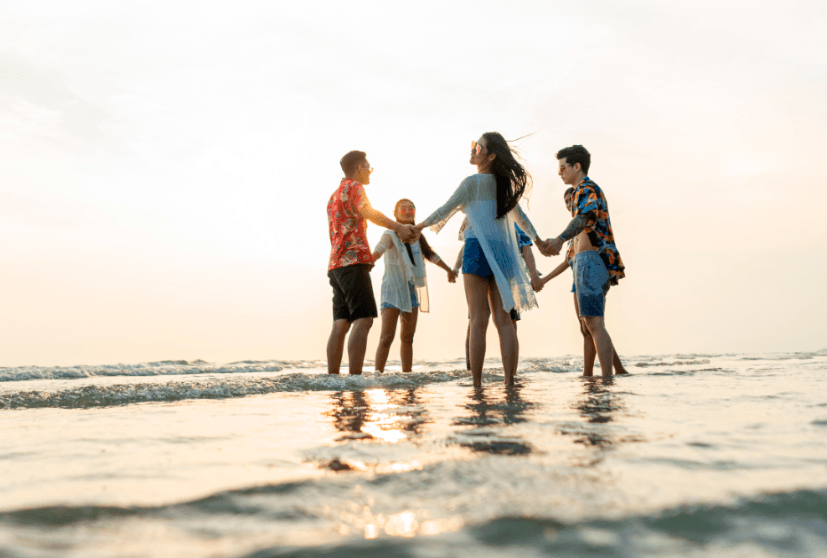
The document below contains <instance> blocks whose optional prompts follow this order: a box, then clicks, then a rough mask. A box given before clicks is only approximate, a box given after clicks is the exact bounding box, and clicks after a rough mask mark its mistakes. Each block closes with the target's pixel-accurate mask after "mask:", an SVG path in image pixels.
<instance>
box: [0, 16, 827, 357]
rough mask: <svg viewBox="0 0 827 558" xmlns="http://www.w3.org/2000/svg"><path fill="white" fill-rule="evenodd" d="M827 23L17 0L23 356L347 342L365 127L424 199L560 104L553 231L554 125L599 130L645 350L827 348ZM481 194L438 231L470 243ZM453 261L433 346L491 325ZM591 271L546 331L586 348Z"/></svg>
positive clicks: (16, 191) (448, 252)
mask: <svg viewBox="0 0 827 558" xmlns="http://www.w3.org/2000/svg"><path fill="white" fill-rule="evenodd" d="M825 29H827V3H825V2H823V1H816V0H813V1H798V2H796V1H785V2H781V1H772V2H762V1H752V2H740V1H739V2H735V1H733V2H727V1H720V0H717V1H706V0H701V1H693V2H664V1H655V0H635V1H617V0H612V1H589V2H557V1H543V2H519V1H518V2H489V1H476V2H444V1H443V2H416V3H400V2H358V1H353V2H349V1H329V2H321V1H314V0H304V1H296V2H292V1H290V2H288V1H268V2H254V1H248V0H245V1H242V2H203V1H199V2H184V1H182V2H146V1H142V2H85V1H78V2H45V1H44V2H40V1H35V2H23V1H13V2H0V269H2V274H0V288H1V289H2V300H3V304H2V311H1V313H0V366H22V365H43V366H52V365H76V364H104V363H119V362H123V363H134V362H145V361H157V360H162V359H186V360H194V359H203V360H206V361H210V362H229V361H235V360H263V359H324V351H325V344H326V341H327V335H328V332H329V328H330V324H331V320H332V317H331V302H330V300H331V290H330V287H329V285H328V282H327V275H326V270H327V258H328V254H329V249H330V246H329V240H328V231H327V221H326V213H325V206H326V203H327V200H328V198H329V197H330V195H331V193H332V192H333V190H334V189H335V188H336V187H337V186H338V184H339V180H340V178H341V176H342V173H341V169H340V168H339V159H340V158H341V156H342V155H343V154H344V153H346V152H347V151H349V150H351V149H360V150H363V151H366V152H367V154H368V158H369V160H370V163H371V165H372V166H373V167H375V169H376V170H375V172H374V174H373V176H372V183H371V184H370V185H369V186H367V188H366V191H367V194H368V196H369V197H370V200H371V202H372V203H373V205H374V207H376V208H378V209H380V210H381V211H384V212H385V213H386V214H388V215H390V214H391V211H392V209H393V205H394V203H395V202H396V201H397V200H398V199H399V198H402V197H407V198H410V199H412V200H413V201H414V202H415V203H416V206H417V211H418V214H417V218H418V219H417V220H418V221H419V220H422V219H423V218H424V217H426V216H427V215H428V214H430V212H432V211H433V210H434V209H436V208H437V207H438V206H439V205H441V204H442V203H443V202H444V201H445V200H447V198H448V197H449V196H450V194H451V193H452V192H453V191H454V189H455V188H456V187H457V186H458V185H459V183H460V182H461V181H462V179H463V178H464V177H466V176H468V175H470V174H473V173H474V172H475V168H474V167H472V166H470V165H469V164H468V154H469V146H470V142H471V140H474V139H477V138H478V137H479V136H480V134H481V133H483V132H486V131H499V132H501V133H502V134H503V135H504V136H505V137H506V138H517V137H519V136H524V135H526V134H530V133H532V132H536V133H535V134H534V135H532V136H530V137H528V138H526V139H524V140H521V141H520V142H518V144H519V147H520V150H521V152H522V154H523V160H524V163H525V165H526V167H527V169H528V170H529V172H530V173H531V174H532V176H533V177H534V187H533V190H532V192H531V196H530V201H529V202H528V203H526V202H523V207H524V208H525V209H526V211H527V212H528V214H529V216H530V217H531V219H532V221H533V222H534V224H535V226H536V228H537V230H538V232H539V233H540V235H541V236H543V237H550V236H556V235H557V234H559V233H560V232H562V230H563V229H564V228H565V225H566V224H567V222H568V219H569V217H568V216H567V214H566V211H565V208H564V206H563V202H562V195H563V191H564V190H565V185H563V184H562V182H561V181H560V180H559V178H558V177H557V174H556V169H557V161H556V159H555V158H554V153H555V152H556V151H557V150H558V149H560V148H562V147H565V146H568V145H572V144H575V143H578V144H583V145H585V146H586V147H587V148H588V149H589V150H590V151H591V153H592V169H591V172H590V173H589V175H590V176H591V177H592V179H594V180H595V181H596V182H597V183H598V184H600V186H601V187H602V188H603V189H604V191H605V193H606V196H607V198H608V201H609V206H610V209H611V216H612V224H613V227H614V231H615V236H616V240H617V244H618V247H619V249H620V253H621V255H622V257H623V260H624V262H625V264H626V267H627V270H626V275H627V276H626V278H625V279H623V280H622V281H621V282H620V285H619V286H618V287H617V288H613V289H612V291H611V293H610V295H609V299H608V308H607V318H606V319H607V326H608V329H609V332H610V333H611V335H612V337H613V339H614V342H615V345H616V347H617V350H618V353H619V354H620V355H621V356H622V357H624V356H632V355H643V354H675V353H681V354H689V353H736V352H768V351H769V352H775V351H783V352H788V351H811V350H819V349H824V348H825V347H827V317H825V316H827V297H826V296H825V286H824V281H825V276H826V275H827V259H825V254H826V253H827V234H825V232H824V224H823V221H824V219H823V216H822V213H823V212H824V211H825V209H827V188H826V186H827V169H826V168H825V167H824V165H822V164H821V163H822V157H823V153H824V152H825V148H827V54H826V53H827V33H825ZM460 222H461V216H460V215H458V216H456V217H455V218H454V219H453V220H452V221H451V222H450V223H449V225H448V226H447V227H446V228H445V229H444V230H443V231H442V232H441V233H440V234H439V235H436V234H434V233H433V232H431V231H429V230H426V231H425V235H426V236H427V238H428V240H429V241H430V242H431V244H432V246H433V247H434V248H435V250H436V251H437V252H438V253H439V254H440V255H441V256H442V257H443V258H444V259H445V260H446V261H448V262H451V263H453V261H454V259H455V257H456V254H457V251H458V250H459V248H460V243H459V242H458V241H457V230H458V228H459V225H460ZM381 232H382V229H380V228H379V227H377V226H375V225H371V226H370V227H369V233H368V234H369V238H370V241H371V243H372V244H374V243H375V242H376V241H377V240H378V239H379V237H380V235H381ZM535 256H536V258H537V261H538V268H539V269H540V270H541V271H542V272H549V271H551V270H552V269H553V268H554V267H556V266H557V264H558V262H559V261H560V259H559V257H558V258H550V259H548V258H544V257H542V256H540V255H539V254H538V253H537V252H536V251H535ZM382 272H383V265H382V263H381V262H380V263H379V264H378V265H377V266H376V267H375V268H374V270H373V274H372V277H373V282H374V290H375V292H376V295H377V298H378V295H379V285H380V284H381V278H382ZM428 272H429V282H430V287H431V293H430V295H431V296H430V298H431V313H430V314H426V315H421V316H420V319H419V327H418V331H417V337H416V341H415V347H414V351H415V353H414V357H415V364H416V360H420V361H422V360H427V359H447V358H459V357H461V356H462V354H463V341H464V337H465V327H466V323H467V320H466V305H465V298H464V292H463V288H462V285H461V281H460V282H458V283H457V284H453V285H451V284H448V282H447V280H446V276H445V273H444V272H443V271H442V270H440V269H439V268H437V267H436V266H430V265H429V269H428ZM570 290H571V274H570V272H566V273H565V274H564V275H562V276H561V277H560V278H558V279H555V280H554V281H552V282H551V283H550V284H549V285H548V286H547V287H546V288H545V289H544V290H543V292H541V293H539V294H538V301H539V304H540V308H539V309H536V310H533V311H531V312H529V313H527V314H525V315H524V316H523V320H522V321H521V322H520V327H519V335H520V342H521V354H522V355H523V356H528V357H544V356H548V357H553V356H560V355H565V354H579V353H580V352H581V346H582V343H581V340H580V339H581V338H580V334H579V331H578V326H577V321H576V318H575V315H574V309H573V302H572V295H571V293H570V292H569V291H570ZM495 335H496V334H495V333H494V328H493V326H492V327H491V328H490V331H489V336H490V337H489V339H490V342H489V345H488V356H489V357H498V356H499V353H498V350H497V344H496V342H495V341H494V340H495ZM378 336H379V321H378V320H377V322H376V323H375V325H374V328H373V330H372V332H371V337H370V342H369V345H368V358H369V359H370V358H372V356H373V352H374V351H375V346H376V342H377V339H378ZM391 359H398V341H397V342H396V343H395V345H394V347H393V348H392V350H391Z"/></svg>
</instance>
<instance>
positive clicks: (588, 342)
mask: <svg viewBox="0 0 827 558" xmlns="http://www.w3.org/2000/svg"><path fill="white" fill-rule="evenodd" d="M574 313H575V314H577V323H578V324H580V333H582V334H583V375H584V376H591V375H592V374H594V359H595V357H596V356H597V351H595V349H594V339H592V334H591V333H589V329H588V328H587V327H586V324H585V323H584V322H583V320H582V319H580V305H579V304H578V303H577V294H576V293H575V294H574Z"/></svg>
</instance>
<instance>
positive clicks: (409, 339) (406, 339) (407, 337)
mask: <svg viewBox="0 0 827 558" xmlns="http://www.w3.org/2000/svg"><path fill="white" fill-rule="evenodd" d="M399 338H400V339H401V340H402V342H403V343H405V344H406V345H411V344H413V338H414V332H413V331H411V332H407V331H403V332H402V335H400V336H399Z"/></svg>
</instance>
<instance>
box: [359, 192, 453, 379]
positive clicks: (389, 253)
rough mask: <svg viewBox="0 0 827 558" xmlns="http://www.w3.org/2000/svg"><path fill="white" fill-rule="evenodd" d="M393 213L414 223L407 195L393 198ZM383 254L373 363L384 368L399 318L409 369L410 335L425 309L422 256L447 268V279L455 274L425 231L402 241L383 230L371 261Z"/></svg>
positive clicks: (413, 210)
mask: <svg viewBox="0 0 827 558" xmlns="http://www.w3.org/2000/svg"><path fill="white" fill-rule="evenodd" d="M393 216H394V217H395V218H396V220H397V221H398V222H399V223H402V224H403V225H413V224H414V223H416V206H414V204H413V202H412V201H411V200H408V199H401V200H399V201H398V202H396V207H395V208H394V210H393ZM383 254H384V255H385V274H384V275H383V276H382V296H381V306H380V308H381V313H382V333H381V335H380V336H379V346H378V347H376V359H375V364H374V367H375V368H376V370H377V371H378V372H384V371H385V362H387V360H388V353H389V352H390V349H391V345H392V344H393V338H394V335H396V323H397V321H398V319H399V318H400V316H401V318H402V331H401V333H400V335H399V341H400V342H401V344H402V346H401V349H400V352H401V357H402V371H403V372H410V371H411V368H412V367H413V338H414V334H415V333H416V322H417V318H418V317H419V310H422V311H423V312H428V309H429V308H428V306H429V301H428V277H427V274H426V273H425V260H428V261H429V262H431V263H434V264H436V265H438V266H439V267H441V268H442V269H444V270H445V271H447V272H448V281H450V282H451V283H453V282H455V281H456V280H457V279H456V274H455V273H454V271H453V270H452V269H451V268H449V267H448V265H447V264H445V262H443V261H442V259H441V258H440V257H439V256H438V255H437V254H436V252H434V251H433V249H431V246H430V245H429V244H428V241H427V240H425V236H424V235H420V237H419V240H415V241H413V242H410V243H408V242H402V241H401V240H400V239H399V237H398V236H397V235H396V233H395V232H393V231H390V230H388V231H385V233H384V234H383V235H382V238H381V239H380V240H379V242H378V243H377V244H376V248H375V249H374V251H373V259H374V261H376V260H378V259H379V258H381V257H382V255H383Z"/></svg>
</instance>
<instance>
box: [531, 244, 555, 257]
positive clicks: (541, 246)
mask: <svg viewBox="0 0 827 558" xmlns="http://www.w3.org/2000/svg"><path fill="white" fill-rule="evenodd" d="M534 244H535V245H537V249H538V250H539V251H540V253H541V254H542V255H544V256H550V255H551V254H549V252H548V244H547V241H546V240H535V241H534Z"/></svg>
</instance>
